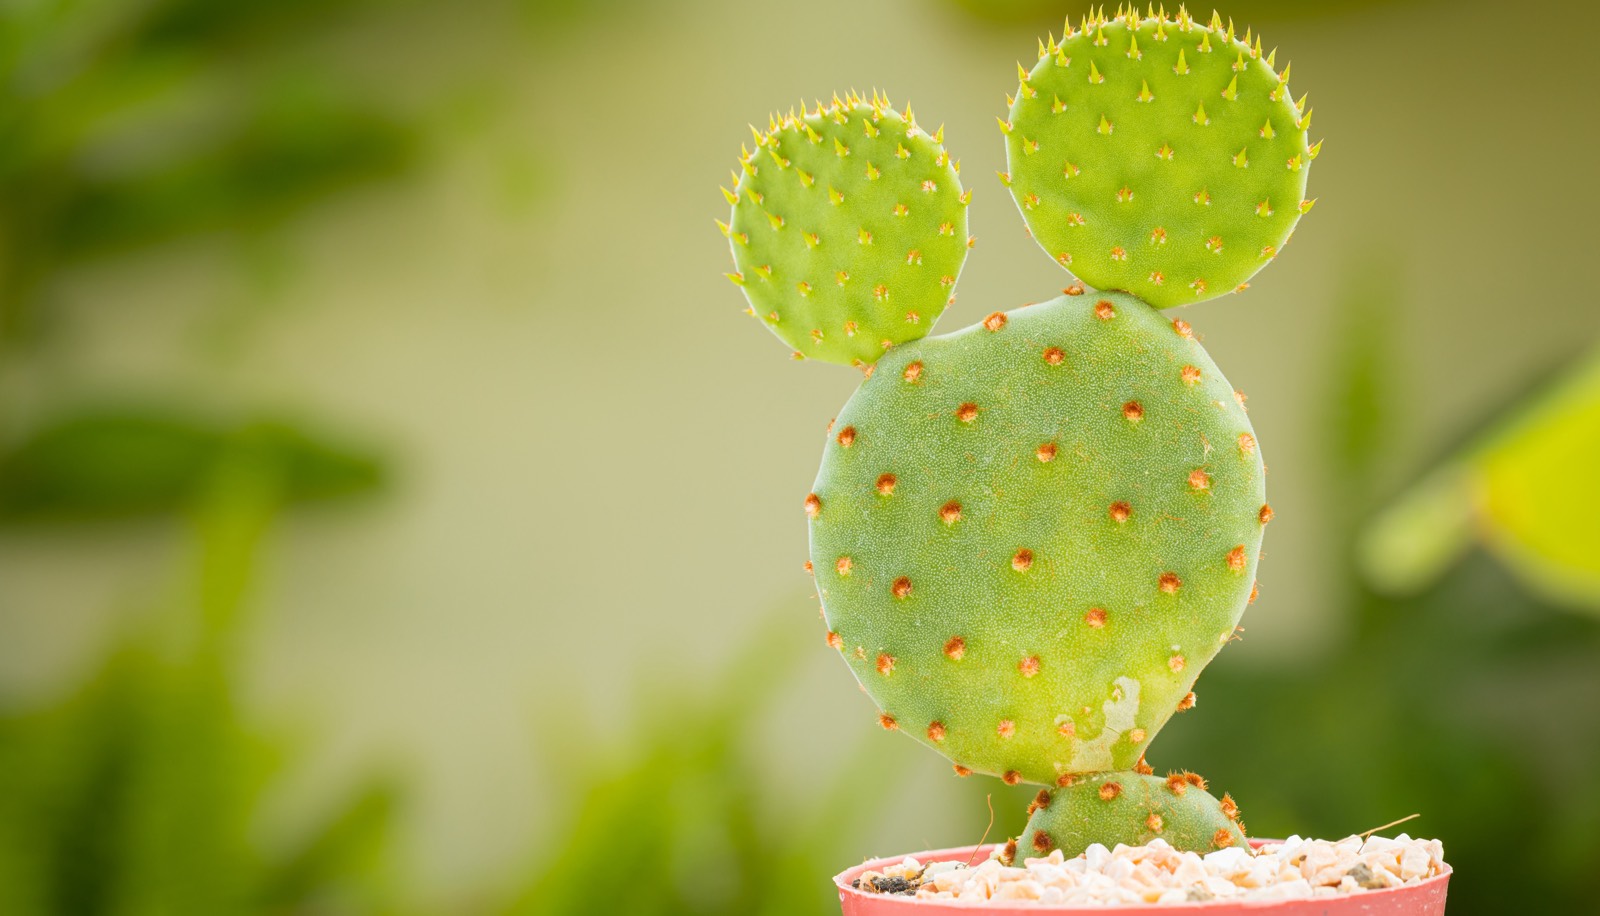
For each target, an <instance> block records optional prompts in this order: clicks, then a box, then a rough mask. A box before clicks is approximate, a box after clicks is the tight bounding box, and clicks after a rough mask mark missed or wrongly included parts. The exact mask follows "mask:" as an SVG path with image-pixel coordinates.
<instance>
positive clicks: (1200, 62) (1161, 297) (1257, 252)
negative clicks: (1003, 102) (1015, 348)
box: [1001, 10, 1322, 308]
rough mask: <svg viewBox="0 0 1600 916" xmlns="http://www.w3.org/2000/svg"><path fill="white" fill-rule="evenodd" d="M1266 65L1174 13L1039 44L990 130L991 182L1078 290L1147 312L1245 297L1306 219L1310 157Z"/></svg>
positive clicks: (1266, 60)
mask: <svg viewBox="0 0 1600 916" xmlns="http://www.w3.org/2000/svg"><path fill="white" fill-rule="evenodd" d="M1274 56H1275V52H1274V53H1269V54H1267V55H1265V56H1263V55H1262V53H1261V40H1260V39H1259V38H1256V39H1254V42H1253V43H1252V41H1251V36H1250V34H1249V33H1248V32H1246V33H1245V37H1244V40H1243V41H1240V40H1238V39H1237V38H1235V36H1234V34H1233V25H1232V24H1231V23H1229V25H1228V26H1227V27H1226V29H1224V28H1223V26H1222V23H1221V22H1220V21H1219V20H1218V19H1217V17H1216V16H1215V14H1213V17H1212V21H1211V25H1210V26H1206V25H1201V24H1199V23H1196V22H1194V21H1193V20H1192V19H1190V18H1189V16H1188V14H1187V13H1185V12H1181V11H1180V13H1179V15H1178V17H1177V18H1175V19H1171V18H1168V17H1167V16H1166V15H1165V13H1164V12H1163V13H1162V14H1160V15H1157V16H1154V17H1151V18H1141V17H1140V16H1139V14H1138V12H1137V11H1134V10H1130V11H1128V12H1120V11H1119V13H1118V16H1117V18H1115V19H1112V20H1106V19H1105V18H1104V17H1097V18H1092V19H1088V20H1085V22H1084V23H1083V28H1082V30H1081V31H1077V32H1071V33H1069V34H1068V35H1067V36H1066V37H1064V38H1063V39H1062V40H1061V42H1060V43H1059V44H1057V43H1056V42H1055V41H1054V40H1052V41H1051V42H1050V43H1049V44H1048V45H1041V46H1040V51H1039V61H1038V63H1037V64H1036V65H1035V66H1034V68H1033V70H1032V72H1023V73H1021V83H1020V85H1019V87H1018V92H1017V95H1016V97H1015V98H1014V99H1013V100H1012V104H1011V111H1010V120H1009V121H1002V122H1001V127H1002V129H1004V130H1005V131H1006V158H1007V162H1008V168H1009V170H1010V171H1009V174H1008V175H1007V176H1002V177H1003V178H1005V179H1006V180H1007V183H1008V184H1009V186H1010V188H1011V194H1012V196H1013V197H1014V198H1015V199H1016V201H1017V205H1018V207H1020V208H1021V210H1022V216H1023V218H1024V219H1025V220H1026V221H1027V223H1028V229H1029V231H1030V232H1031V233H1032V234H1033V237H1034V239H1035V240H1037V241H1038V243H1039V244H1040V246H1042V247H1043V248H1044V250H1045V252H1046V253H1048V254H1049V255H1050V257H1052V258H1055V259H1056V261H1057V262H1058V263H1060V264H1061V265H1062V266H1063V267H1067V268H1068V269H1070V270H1071V271H1072V272H1073V273H1074V274H1075V275H1076V276H1078V277H1079V278H1081V279H1082V280H1083V281H1084V282H1086V283H1088V284H1089V285H1090V286H1093V287H1096V288H1098V289H1116V290H1126V291H1128V292H1131V293H1133V294H1134V295H1137V296H1138V297H1139V298H1141V299H1143V300H1144V301H1146V302H1149V303H1150V304H1152V305H1154V306H1156V307H1158V308H1168V307H1171V306H1176V305H1187V304H1190V303H1193V302H1199V301H1201V300H1204V299H1209V298H1212V297H1215V296H1220V295H1223V294H1225V293H1229V292H1233V291H1234V290H1236V289H1242V288H1243V286H1244V285H1246V281H1247V280H1249V279H1250V277H1252V276H1254V275H1255V273H1256V271H1258V270H1260V269H1261V268H1262V267H1263V266H1265V265H1266V263H1267V262H1268V261H1270V260H1272V258H1274V257H1275V256H1276V255H1277V253H1278V251H1279V249H1281V248H1282V247H1283V245H1284V243H1286V242H1287V241H1288V240H1289V236H1290V235H1291V234H1292V233H1293V231H1294V227H1295V223H1296V222H1298V221H1299V219H1300V215H1301V214H1302V213H1303V212H1305V211H1306V210H1309V209H1310V207H1311V201H1307V200H1304V199H1303V198H1304V196H1305V187H1306V174H1307V172H1308V171H1309V167H1310V164H1311V160H1313V159H1315V158H1316V157H1317V153H1318V151H1319V150H1320V149H1321V146H1322V144H1321V143H1318V144H1316V145H1315V146H1310V145H1308V143H1307V138H1306V128H1307V127H1308V126H1309V125H1310V123H1311V112H1310V111H1309V110H1307V109H1305V108H1304V102H1305V100H1304V99H1301V101H1300V102H1299V103H1296V102H1295V101H1294V100H1293V99H1292V98H1291V96H1290V95H1289V89H1288V79H1289V71H1288V68H1287V67H1285V69H1284V72H1283V73H1282V74H1279V73H1278V72H1277V71H1276V70H1275V69H1274ZM1018 70H1019V71H1021V67H1020V66H1019V67H1018Z"/></svg>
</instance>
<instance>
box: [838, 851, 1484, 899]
mask: <svg viewBox="0 0 1600 916" xmlns="http://www.w3.org/2000/svg"><path fill="white" fill-rule="evenodd" d="M1282 842H1283V840H1278V839H1270V838H1263V837H1252V838H1251V839H1250V847H1251V848H1252V849H1259V848H1260V847H1262V846H1264V845H1266V844H1268V843H1282ZM999 845H1001V844H999V843H985V844H983V845H981V846H959V847H954V848H951V849H934V850H928V851H925V852H908V853H902V854H900V855H897V856H888V857H885V858H881V859H872V860H870V861H866V862H862V863H861V864H860V865H855V866H852V867H850V868H847V869H845V870H844V871H842V872H839V873H838V874H837V875H834V876H833V883H834V885H835V886H836V887H837V888H838V889H839V896H840V899H841V900H842V899H843V898H845V897H854V898H859V899H862V900H872V901H874V902H878V903H880V904H883V903H887V902H888V901H890V900H892V901H893V905H895V906H906V907H924V908H945V909H961V910H973V911H975V912H982V911H983V910H990V909H998V908H996V907H994V906H992V905H990V904H984V903H959V902H957V901H953V900H923V899H919V898H916V897H902V896H891V895H885V894H868V893H864V892H862V891H859V890H857V889H855V888H854V887H851V886H850V882H851V881H854V880H855V879H856V878H857V877H858V876H860V875H861V873H862V872H865V871H869V870H873V869H880V870H881V869H882V868H884V867H885V866H889V865H896V864H898V863H900V862H902V861H904V860H905V859H906V858H908V857H910V858H914V859H916V860H917V861H918V862H921V863H922V864H923V865H925V866H926V865H931V864H933V863H935V862H964V861H967V860H968V859H969V858H970V859H972V861H973V864H974V865H976V864H977V863H979V862H982V861H983V860H984V859H986V858H988V856H989V854H990V853H991V852H992V851H993V850H994V849H995V848H996V847H997V846H999ZM1453 871H1454V870H1453V869H1452V868H1451V867H1450V863H1448V862H1446V863H1444V871H1442V872H1440V873H1439V874H1437V875H1434V876H1433V877H1431V878H1426V879H1424V880H1422V881H1420V882H1418V883H1416V884H1404V885H1399V886H1397V887H1385V888H1380V889H1375V890H1367V891H1362V892H1361V893H1359V894H1350V895H1348V899H1361V900H1369V901H1373V902H1378V901H1380V900H1389V899H1392V898H1394V897H1397V896H1399V895H1404V894H1416V893H1419V892H1423V889H1425V888H1426V889H1428V890H1430V891H1431V890H1432V889H1433V888H1434V887H1439V888H1442V887H1443V886H1444V885H1446V884H1447V883H1449V881H1450V875H1451V874H1452V872H1453ZM1310 899H1313V900H1315V899H1318V898H1310ZM1339 899H1347V898H1345V897H1341V898H1339ZM1304 902H1305V898H1295V899H1292V900H1210V901H1204V902H1194V903H1181V904H1169V903H1143V904H1129V905H1125V906H1124V905H1118V904H1093V905H1088V906H1047V905H1044V904H1034V903H1030V904H1027V908H1028V910H1029V911H1030V912H1039V913H1080V914H1095V916H1117V914H1121V913H1143V912H1151V913H1161V912H1163V911H1170V910H1173V909H1176V908H1178V907H1182V908H1184V909H1185V910H1216V911H1218V912H1221V911H1225V910H1233V911H1244V912H1250V911H1260V912H1266V911H1269V910H1271V909H1272V908H1274V907H1281V906H1283V905H1284V904H1285V903H1304Z"/></svg>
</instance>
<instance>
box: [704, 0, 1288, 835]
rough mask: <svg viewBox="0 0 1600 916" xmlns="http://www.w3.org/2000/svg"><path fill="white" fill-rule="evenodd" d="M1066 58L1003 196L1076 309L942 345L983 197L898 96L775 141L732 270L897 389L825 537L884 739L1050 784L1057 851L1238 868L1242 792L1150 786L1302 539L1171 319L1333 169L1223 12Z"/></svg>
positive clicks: (1018, 134) (826, 356)
mask: <svg viewBox="0 0 1600 916" xmlns="http://www.w3.org/2000/svg"><path fill="white" fill-rule="evenodd" d="M1039 52H1040V53H1039V61H1038V64H1037V66H1035V67H1034V68H1033V69H1032V70H1031V71H1029V70H1026V69H1023V70H1022V80H1021V86H1020V89H1019V91H1018V93H1017V95H1016V96H1015V97H1013V99H1012V100H1011V108H1010V116H1009V119H1002V126H1003V127H1004V128H1005V129H1006V137H1007V145H1008V153H1009V158H1010V172H1009V174H1008V175H1003V176H1002V177H1003V179H1005V180H1006V183H1007V184H1008V186H1009V187H1010V190H1011V193H1012V195H1013V197H1014V199H1015V200H1016V202H1017V205H1018V207H1019V208H1020V209H1021V211H1022V214H1023V216H1024V218H1025V219H1026V221H1027V223H1028V226H1029V229H1030V231H1031V234H1032V235H1033V237H1034V238H1035V239H1036V240H1038V241H1039V243H1040V244H1041V245H1043V246H1044V247H1045V249H1046V251H1047V252H1049V253H1050V255H1051V257H1052V258H1053V259H1054V260H1056V261H1057V262H1058V263H1060V264H1062V265H1063V266H1066V267H1068V268H1069V269H1070V270H1071V271H1072V272H1073V273H1074V274H1075V275H1076V276H1077V277H1078V278H1079V280H1081V281H1082V282H1081V283H1080V282H1073V283H1072V285H1071V286H1069V287H1068V288H1067V289H1066V290H1064V291H1063V292H1064V293H1065V295H1062V296H1059V297H1057V298H1054V299H1052V300H1050V301H1047V302H1042V303H1037V304H1033V305H1028V306H1024V307H1022V308H1018V309H1014V310H1011V311H1000V312H994V313H992V314H990V315H989V316H988V317H986V318H984V319H983V320H982V321H981V322H979V323H978V324H975V325H973V326H971V327H968V328H965V329H963V330H960V331H957V332H955V333H953V334H947V335H943V336H939V337H927V336H925V335H926V334H927V332H928V331H929V329H930V326H931V325H932V323H933V322H934V320H935V319H936V318H937V317H938V316H939V314H940V313H941V312H942V311H943V310H944V308H945V306H946V305H947V304H948V303H949V302H950V301H951V300H952V290H953V287H954V285H955V283H956V280H957V278H958V277H959V275H960V270H961V266H962V264H963V262H964V260H965V257H966V252H967V249H968V248H969V247H970V240H969V239H968V238H967V223H966V207H967V205H968V203H969V201H970V199H971V198H970V192H967V191H964V190H963V189H962V188H961V186H960V183H959V180H958V169H957V165H956V163H955V162H954V160H952V158H951V157H950V155H949V154H948V153H947V152H946V151H945V149H944V146H943V130H942V129H941V130H940V131H938V132H936V133H935V134H933V135H929V134H927V133H925V132H923V131H922V130H920V129H919V128H918V127H917V126H916V122H915V120H914V119H913V118H912V116H911V113H910V110H909V109H907V110H906V111H904V112H897V111H895V110H894V109H893V108H891V107H890V106H889V104H888V102H887V100H885V99H884V98H882V97H881V96H879V95H878V94H876V93H874V94H873V95H872V96H871V97H870V98H863V97H859V96H856V95H854V94H852V95H850V96H849V97H847V98H844V99H840V98H837V97H835V98H834V99H833V101H832V102H831V103H830V104H826V105H824V104H820V103H819V104H817V105H816V106H815V107H807V106H805V105H802V106H801V108H800V110H799V111H798V112H790V113H789V114H788V115H787V116H784V117H781V118H779V117H774V118H772V119H770V121H769V124H768V129H767V131H766V132H764V133H763V132H761V131H759V130H756V131H755V134H756V147H755V149H753V150H751V149H748V148H747V149H746V150H745V151H744V154H743V155H742V156H741V157H740V165H741V170H740V171H739V172H736V173H735V182H734V187H733V189H731V190H726V191H725V193H726V194H727V197H728V199H729V202H730V203H731V204H732V206H733V215H732V218H731V220H730V221H729V222H728V223H725V224H724V223H720V222H719V226H721V228H722V231H723V233H724V234H725V235H726V236H727V237H728V238H729V240H730V245H731V248H732V250H733V255H734V261H735V265H736V271H735V272H734V273H732V274H730V276H731V277H732V278H733V279H734V281H735V282H736V283H738V284H739V285H740V286H741V287H742V289H743V290H744V292H745V295H746V297H747V298H748V300H749V303H750V311H751V312H752V314H754V315H756V316H757V317H758V318H760V319H761V320H762V321H763V322H764V323H766V324H767V325H768V327H769V328H770V329H771V330H772V331H773V332H774V333H775V334H777V335H778V336H779V337H780V338H782V339H783V340H785V341H786V342H787V343H788V344H789V345H790V346H791V347H793V348H794V349H795V350H796V352H797V353H798V354H799V355H801V356H805V357H814V358H818V359H822V360H826V361H832V362H840V363H847V364H856V365H860V366H862V367H864V368H865V369H866V370H867V372H866V379H865V381H863V382H862V384H861V386H860V388H859V389H858V390H857V391H856V392H855V394H854V395H853V396H852V397H851V398H850V400H849V402H848V403H847V404H845V406H844V408H843V409H842V410H841V411H840V413H839V416H838V417H837V418H836V419H835V421H834V422H833V423H831V424H830V425H829V429H828V437H827V445H826V448H825V450H824V455H823V460H822V467H821V470H820V471H819V473H818V475H817V479H816V482H815V484H814V485H813V489H812V491H811V493H810V494H809V495H808V496H807V497H806V500H805V509H806V513H807V515H808V516H809V517H810V533H811V560H810V561H809V562H808V563H807V567H808V568H809V569H811V570H812V572H813V574H814V575H815V576H816V580H817V592H818V595H819V597H820V599H821V602H822V611H823V616H824V619H825V621H826V624H827V642H828V644H829V645H830V646H832V647H833V648H834V649H835V650H837V651H839V652H840V653H841V655H842V656H843V658H844V660H845V662H846V663H847V664H848V665H849V666H850V668H851V669H852V671H853V672H854V674H855V676H856V678H857V679H858V680H859V681H860V683H861V685H862V686H863V688H864V689H865V690H866V692H867V693H868V694H869V695H870V696H871V697H872V698H873V700H874V701H876V703H877V704H878V706H879V708H880V715H879V722H880V723H881V724H882V725H883V726H884V727H885V728H888V729H893V730H899V731H903V732H905V733H906V734H909V735H911V736H912V737H914V738H916V739H917V740H919V741H921V742H923V743H925V744H927V745H928V746H929V747H932V748H933V749H935V750H937V751H938V752H940V753H941V754H944V755H945V756H947V757H948V758H949V759H950V760H951V761H952V762H953V763H954V765H955V769H956V772H957V773H959V774H961V775H968V774H971V773H973V772H983V773H989V774H992V775H995V776H999V777H1000V778H1002V779H1003V780H1005V781H1006V782H1007V783H1012V784H1015V783H1020V782H1032V783H1038V784H1042V785H1045V786H1047V787H1048V788H1046V789H1044V790H1043V791H1041V792H1040V793H1039V796H1038V798H1036V799H1035V801H1034V804H1033V805H1032V806H1031V807H1030V819H1029V824H1028V828H1027V832H1026V833H1025V834H1024V836H1023V838H1022V839H1021V841H1020V845H1021V848H1022V849H1023V850H1024V851H1025V852H1027V853H1028V854H1043V853H1046V852H1048V851H1050V850H1051V849H1055V848H1060V849H1062V850H1064V851H1066V852H1067V853H1068V854H1075V853H1076V852H1078V851H1081V850H1082V849H1083V848H1084V847H1085V846H1087V845H1088V844H1089V843H1093V842H1099V843H1105V844H1107V845H1110V844H1114V843H1117V842H1124V843H1129V844H1134V843H1141V842H1147V841H1149V840H1150V839H1152V838H1155V837H1162V838H1164V839H1166V840H1167V841H1168V842H1170V843H1172V844H1173V845H1174V846H1177V847H1179V848H1184V849H1210V848H1216V847H1221V846H1227V845H1231V844H1236V843H1242V842H1243V840H1244V834H1243V832H1242V829H1241V827H1240V825H1239V822H1238V810H1237V808H1236V806H1235V805H1234V804H1233V801H1232V799H1231V798H1229V797H1227V796H1224V797H1223V798H1222V799H1221V800H1218V799H1217V798H1215V797H1214V796H1212V795H1211V794H1210V793H1209V792H1208V791H1207V790H1206V785H1205V783H1204V781H1203V780H1201V779H1200V778H1199V777H1198V776H1194V775H1193V774H1189V773H1176V774H1173V775H1171V776H1168V777H1166V778H1161V777H1158V776H1156V775H1155V774H1154V773H1153V772H1152V770H1151V768H1150V767H1149V766H1147V765H1146V763H1145V751H1146V749H1147V747H1148V746H1149V744H1150V742H1151V740H1152V739H1153V738H1154V737H1155V735H1156V733H1157V732H1158V731H1159V730H1160V729H1161V727H1162V726H1163V725H1164V724H1165V723H1166V721H1167V720H1168V719H1169V718H1170V717H1171V716H1172V715H1173V714H1175V713H1176V712H1178V711H1180V710H1183V709H1187V708H1189V707H1190V706H1192V705H1194V693H1193V692H1192V691H1193V686H1194V682H1195V678H1196V677H1197V676H1198V675H1199V673H1200V671H1201V670H1202V669H1203V668H1204V667H1205V665H1206V664H1207V663H1209V662H1210V660H1211V659H1212V658H1213V657H1214V656H1215V655H1216V653H1217V652H1218V651H1219V650H1220V649H1221V647H1222V646H1223V645H1225V644H1226V643H1227V642H1229V641H1230V640H1232V639H1233V638H1235V633H1236V631H1237V626H1238V622H1239V618H1240V616H1241V615H1242V614H1243V612H1244V609H1245V606H1246V605H1247V604H1248V603H1249V602H1250V601H1252V600H1254V597H1255V594H1256V589H1255V571H1256V563H1257V559H1258V557H1259V554H1260V549H1261V538H1262V532H1263V528H1264V527H1265V525H1266V523H1267V522H1268V521H1269V520H1270V518H1271V515H1272V510H1271V509H1270V508H1269V507H1268V505H1267V503H1266V499H1265V481H1264V466H1263V464H1262V459H1261V453H1260V448H1259V446H1258V444H1257V441H1256V437H1255V432H1254V430H1253V429H1252V428H1251V425H1250V422H1249V419H1248V418H1247V416H1246V414H1245V410H1244V399H1243V396H1242V395H1240V394H1239V393H1238V392H1235V391H1234V390H1233V389H1232V387H1231V386H1230V385H1229V384H1228V382H1227V380H1226V379H1225V378H1224V377H1223V375H1222V373H1221V371H1220V370H1219V369H1218V368H1217V366H1216V364H1215V363H1213V362H1212V360H1211V358H1210V356H1209V355H1208V354H1207V353H1206V351H1205V349H1204V348H1203V347H1202V346H1201V345H1200V343H1199V341H1198V340H1197V339H1196V337H1195V334H1194V332H1193V330H1192V329H1191V327H1190V326H1189V324H1188V323H1187V322H1185V321H1183V320H1181V319H1179V320H1171V319H1169V318H1167V317H1165V316H1163V314H1162V313H1161V311H1160V309H1161V308H1165V307H1169V306H1174V305H1182V304H1186V303H1189V302H1193V301H1196V300H1198V299H1202V298H1208V297H1211V296H1215V295H1218V294H1220V293H1224V292H1228V291H1232V290H1234V289H1236V288H1239V287H1241V286H1243V285H1244V284H1245V282H1246V280H1247V279H1248V278H1249V277H1250V276H1251V275H1252V274H1254V273H1255V271H1256V270H1259V269H1260V267H1261V266H1262V264H1264V263H1265V262H1266V261H1268V260H1270V259H1271V258H1272V257H1274V256H1275V255H1276V253H1277V252H1278V251H1279V250H1280V249H1281V248H1282V247H1283V244H1284V242H1286V241H1287V240H1288V237H1289V234H1290V233H1291V232H1292V230H1293V228H1294V225H1295V222H1296V220H1297V219H1298V218H1299V216H1300V214H1301V213H1302V212H1303V211H1304V210H1305V209H1307V208H1308V207H1309V204H1308V203H1303V202H1302V201H1303V197H1302V195H1303V192H1304V188H1305V180H1306V172H1307V170H1308V166H1309V163H1310V161H1311V160H1312V159H1313V158H1314V157H1315V155H1316V152H1317V149H1318V147H1314V146H1309V145H1307V142H1306V136H1305V128H1306V125H1307V123H1308V122H1309V112H1308V111H1306V110H1305V109H1304V103H1303V101H1302V102H1301V103H1295V102H1293V101H1292V100H1291V99H1290V97H1289V94H1288V87H1287V78H1288V73H1287V70H1285V72H1284V73H1282V74H1279V73H1278V72H1277V71H1276V70H1275V69H1273V67H1274V64H1273V61H1274V59H1275V54H1272V53H1268V54H1265V55H1263V54H1262V52H1261V48H1260V41H1259V39H1255V38H1254V37H1253V36H1252V35H1250V34H1249V33H1246V34H1245V35H1244V37H1243V38H1242V39H1241V38H1238V37H1236V36H1235V34H1234V30H1233V27H1232V25H1231V24H1229V25H1227V26H1224V25H1223V24H1222V22H1221V21H1220V19H1218V18H1217V17H1215V16H1214V17H1213V18H1212V20H1211V22H1210V23H1209V24H1201V23H1199V22H1197V21H1195V20H1193V19H1191V18H1190V17H1189V16H1188V14H1187V13H1186V12H1184V11H1182V10H1180V11H1179V13H1178V14H1177V15H1176V16H1167V15H1166V14H1165V12H1164V11H1163V12H1156V11H1150V12H1149V13H1148V14H1147V15H1140V14H1139V13H1137V12H1136V11H1128V10H1124V11H1119V13H1118V14H1117V15H1116V16H1115V17H1106V16H1104V15H1099V14H1097V15H1093V16H1090V17H1088V18H1087V19H1085V20H1084V21H1083V22H1082V24H1081V27H1079V28H1072V27H1071V26H1070V24H1069V26H1068V28H1067V29H1066V32H1065V34H1064V35H1063V36H1062V37H1061V38H1060V39H1056V38H1055V37H1054V36H1051V38H1050V39H1049V41H1048V42H1040V46H1039ZM1319 146H1320V144H1319ZM1147 147H1148V148H1147ZM1084 284H1088V288H1086V287H1085V285H1084ZM1095 290H1099V291H1098V292H1097V291H1095ZM1015 851H1016V849H1015V847H1013V848H1011V849H1010V850H1008V853H1007V854H1008V856H1014V854H1015Z"/></svg>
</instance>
